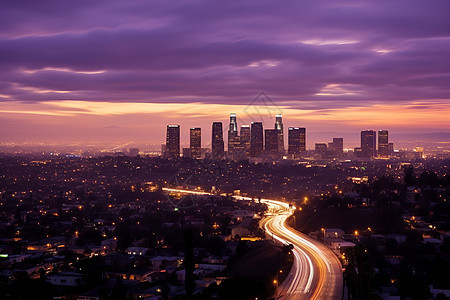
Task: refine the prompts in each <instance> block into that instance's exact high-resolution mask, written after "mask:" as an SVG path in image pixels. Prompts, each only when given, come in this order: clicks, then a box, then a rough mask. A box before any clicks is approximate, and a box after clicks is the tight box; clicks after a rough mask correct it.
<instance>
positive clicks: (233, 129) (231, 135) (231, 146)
mask: <svg viewBox="0 0 450 300" xmlns="http://www.w3.org/2000/svg"><path fill="white" fill-rule="evenodd" d="M239 147H240V139H239V136H238V130H237V121H236V114H235V113H231V114H230V126H229V128H228V156H229V157H232V158H234V157H236V156H237V155H238V154H237V152H239V149H238V148H239Z"/></svg>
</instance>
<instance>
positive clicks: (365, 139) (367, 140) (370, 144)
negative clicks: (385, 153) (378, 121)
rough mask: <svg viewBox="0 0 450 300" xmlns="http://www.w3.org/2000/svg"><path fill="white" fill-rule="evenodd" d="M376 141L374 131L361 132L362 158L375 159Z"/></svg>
mask: <svg viewBox="0 0 450 300" xmlns="http://www.w3.org/2000/svg"><path fill="white" fill-rule="evenodd" d="M376 141H377V140H376V132H375V131H374V130H363V131H361V157H364V158H373V157H375V156H376V149H377V148H376Z"/></svg>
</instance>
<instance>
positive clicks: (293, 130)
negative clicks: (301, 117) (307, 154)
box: [288, 127, 306, 158]
mask: <svg viewBox="0 0 450 300" xmlns="http://www.w3.org/2000/svg"><path fill="white" fill-rule="evenodd" d="M303 151H306V128H304V127H289V128H288V154H289V156H290V157H293V158H298V157H300V154H301V153H302V152H303Z"/></svg>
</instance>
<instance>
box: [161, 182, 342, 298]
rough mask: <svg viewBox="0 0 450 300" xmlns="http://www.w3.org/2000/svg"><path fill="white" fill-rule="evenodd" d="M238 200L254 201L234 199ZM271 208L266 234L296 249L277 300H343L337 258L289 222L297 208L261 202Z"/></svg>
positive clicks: (266, 219)
mask: <svg viewBox="0 0 450 300" xmlns="http://www.w3.org/2000/svg"><path fill="white" fill-rule="evenodd" d="M163 190H165V191H168V192H178V193H187V194H199V195H211V194H210V193H207V192H202V191H191V190H181V189H170V188H163ZM234 198H235V199H237V200H247V201H252V200H254V198H250V197H242V196H234ZM260 201H261V202H262V203H265V204H267V205H268V206H269V212H270V213H269V214H268V215H267V216H266V217H265V218H264V219H263V220H261V222H260V226H261V227H262V228H264V230H265V232H266V234H267V235H268V236H269V237H271V238H273V239H274V240H276V241H277V242H279V243H281V244H292V245H294V249H293V255H294V263H293V265H292V268H291V270H290V272H289V274H288V276H287V277H286V279H285V280H284V281H283V283H282V284H281V285H280V286H279V287H278V289H277V292H276V294H275V298H276V299H284V300H290V299H341V297H342V289H343V279H342V267H341V263H340V262H339V260H338V258H337V257H336V255H335V254H334V253H333V252H332V251H331V250H330V249H328V248H327V247H326V246H325V245H323V244H322V243H321V242H319V241H317V240H315V239H313V238H311V237H309V236H307V235H305V234H303V233H301V232H299V231H297V230H295V229H293V228H292V227H290V226H289V225H288V224H287V219H288V218H289V217H290V216H291V215H292V214H293V212H294V210H295V207H290V206H289V204H288V203H285V202H282V201H277V200H270V199H261V200H260Z"/></svg>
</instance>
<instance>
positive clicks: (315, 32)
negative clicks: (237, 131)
mask: <svg viewBox="0 0 450 300" xmlns="http://www.w3.org/2000/svg"><path fill="white" fill-rule="evenodd" d="M449 10H450V7H449V3H448V2H447V1H433V3H424V2H421V1H395V2H374V3H372V2H360V3H354V2H352V1H340V2H339V3H336V2H334V1H323V2H320V3H319V2H313V3H289V4H283V5H280V4H277V3H271V2H262V3H257V4H256V3H251V2H245V3H244V2H242V3H226V4H225V3H222V4H220V5H212V4H211V3H208V2H204V1H197V2H196V3H192V2H179V3H177V4H174V3H171V4H168V3H163V2H159V1H153V2H151V3H147V2H141V1H129V2H127V3H123V2H120V1H98V2H96V3H91V2H83V3H74V4H67V5H65V6H63V5H62V4H57V5H55V4H54V3H51V2H45V3H40V4H39V5H38V6H34V5H28V4H26V5H23V3H17V2H14V1H12V2H11V1H10V2H8V3H5V4H4V5H3V7H2V10H1V12H0V20H3V22H1V23H0V28H2V30H1V34H0V54H1V57H2V58H4V59H2V60H1V61H0V70H1V71H0V104H1V105H0V120H1V122H2V125H3V126H1V127H0V138H1V141H2V142H24V141H34V142H49V141H55V142H69V141H76V142H87V141H101V142H109V141H130V140H132V141H139V142H144V141H145V142H148V143H155V144H156V143H159V141H160V140H161V139H162V138H164V135H163V134H162V133H161V132H162V131H163V130H164V125H163V124H169V123H170V122H171V120H174V119H176V120H181V122H180V125H182V126H183V127H185V128H190V127H193V126H199V127H202V128H206V125H207V123H208V122H209V120H211V119H215V120H217V121H222V122H225V121H226V120H225V118H223V113H222V112H223V111H233V112H235V113H237V114H238V115H240V116H241V117H243V118H245V117H247V118H248V119H249V120H251V119H252V118H255V119H257V120H259V119H260V117H261V116H264V115H266V114H265V111H264V110H262V109H264V108H267V109H270V110H273V109H275V110H278V111H280V112H282V113H283V114H284V115H289V119H290V121H289V122H292V123H289V122H285V127H286V128H287V127H289V126H298V124H300V125H301V126H303V127H307V128H310V129H311V130H309V134H310V137H311V139H309V141H310V142H313V143H314V142H320V140H322V139H321V138H320V139H319V138H318V139H317V140H314V139H315V136H314V134H315V133H317V134H319V133H324V132H325V133H326V132H329V131H334V132H339V133H353V132H358V131H360V130H362V129H364V128H384V129H387V130H389V131H390V132H396V133H401V134H411V133H419V134H423V133H437V132H447V133H448V132H449V128H450V121H449V120H448V117H447V116H448V115H450V99H449V95H450V90H449V86H448V84H447V82H448V74H449V72H450V65H449V61H450V59H449V53H450V32H449V30H448V28H450V21H449V19H448V15H447V12H448V11H449ZM210 16H214V18H211V17H210ZM261 91H264V92H265V95H266V96H267V97H268V98H269V99H270V101H269V102H270V103H269V104H267V102H265V103H263V102H258V101H256V102H255V101H254V100H255V99H256V98H258V95H260V92H261ZM252 107H258V109H256V110H252V109H251V108H252ZM249 108H250V109H249ZM258 114H259V115H258ZM245 121H246V123H250V122H247V121H248V120H245ZM271 122H272V121H271ZM224 124H225V123H224ZM266 126H267V124H265V127H266ZM188 138H189V133H183V135H182V140H188ZM206 138H209V137H208V136H206ZM355 140H357V136H355ZM309 141H308V142H309ZM443 142H448V139H447V140H443Z"/></svg>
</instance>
